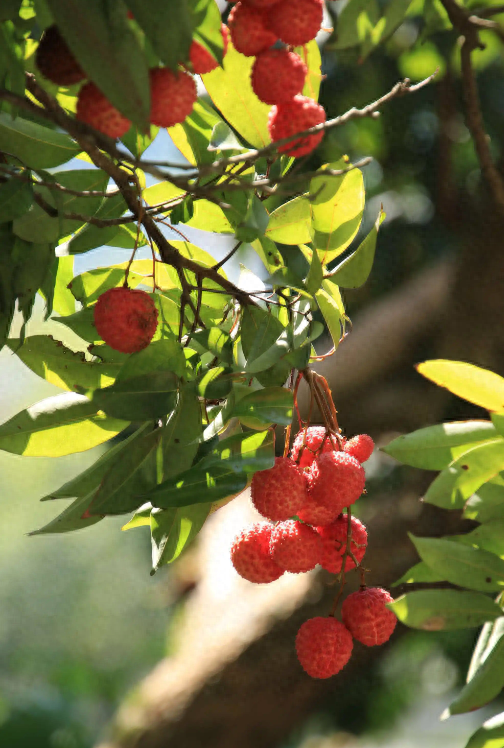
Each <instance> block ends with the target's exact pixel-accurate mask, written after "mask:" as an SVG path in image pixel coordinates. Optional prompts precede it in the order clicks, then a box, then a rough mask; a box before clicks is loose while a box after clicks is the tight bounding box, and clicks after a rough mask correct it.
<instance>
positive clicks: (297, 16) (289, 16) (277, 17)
mask: <svg viewBox="0 0 504 748" xmlns="http://www.w3.org/2000/svg"><path fill="white" fill-rule="evenodd" d="M323 15H324V0H282V2H281V3H278V4H276V5H274V6H273V8H272V9H271V11H270V13H269V15H268V22H269V27H270V29H271V30H272V31H273V32H274V33H275V34H276V35H277V36H278V37H279V39H281V40H282V41H283V42H285V44H291V45H292V46H293V47H298V46H300V45H302V44H307V43H308V42H309V41H311V40H312V39H314V38H315V37H316V36H317V34H318V32H319V31H320V27H321V25H322V18H323Z"/></svg>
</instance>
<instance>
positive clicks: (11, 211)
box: [0, 179, 33, 223]
mask: <svg viewBox="0 0 504 748" xmlns="http://www.w3.org/2000/svg"><path fill="white" fill-rule="evenodd" d="M32 203H33V188H32V186H31V184H27V183H26V182H19V181H17V180H16V179H9V180H8V181H7V182H5V184H0V223H6V222H7V221H13V220H14V219H15V218H19V217H20V216H22V215H23V213H26V212H27V211H28V210H29V209H30V207H31V205H32Z"/></svg>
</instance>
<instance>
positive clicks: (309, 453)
mask: <svg viewBox="0 0 504 748" xmlns="http://www.w3.org/2000/svg"><path fill="white" fill-rule="evenodd" d="M342 441H343V440H342ZM303 444H305V447H304V449H303V450H302V447H303ZM322 444H323V445H324V446H323V447H322V450H321V452H333V451H334V450H335V449H338V443H337V441H336V438H335V437H329V435H328V433H327V431H326V430H325V427H324V426H309V427H308V428H307V429H306V436H305V430H304V429H301V431H299V432H298V433H297V434H296V438H295V439H294V443H293V444H292V450H291V459H292V460H294V462H297V464H298V465H299V467H300V468H304V467H310V465H311V464H312V463H313V462H314V460H315V457H316V456H317V455H316V452H317V451H318V450H319V449H320V447H321V446H322ZM301 450H302V451H301ZM299 455H301V457H300V458H299V461H298V457H299Z"/></svg>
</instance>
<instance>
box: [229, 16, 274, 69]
mask: <svg viewBox="0 0 504 748" xmlns="http://www.w3.org/2000/svg"><path fill="white" fill-rule="evenodd" d="M228 26H229V31H230V33H231V40H232V42H233V44H234V47H235V49H236V50H237V51H238V52H241V53H242V55H246V56H247V57H253V56H254V55H257V54H259V52H262V51H263V49H266V48H267V47H271V46H272V45H273V44H274V43H275V42H276V40H277V37H276V35H275V34H274V33H273V32H272V31H270V30H269V28H268V16H267V13H266V12H265V11H264V10H261V9H260V8H254V7H252V6H251V5H245V4H244V3H236V5H235V7H234V8H233V10H232V11H231V13H230V14H229V18H228Z"/></svg>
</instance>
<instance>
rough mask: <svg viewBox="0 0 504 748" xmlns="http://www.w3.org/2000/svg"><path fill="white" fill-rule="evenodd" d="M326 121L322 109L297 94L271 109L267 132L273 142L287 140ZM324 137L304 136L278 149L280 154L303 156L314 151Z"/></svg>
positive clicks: (322, 135)
mask: <svg viewBox="0 0 504 748" xmlns="http://www.w3.org/2000/svg"><path fill="white" fill-rule="evenodd" d="M325 120H326V114H325V110H324V107H322V106H320V104H317V102H316V101H313V99H309V98H308V97H307V96H301V94H298V95H297V96H295V97H294V98H293V99H291V101H287V102H285V103H284V104H276V105H275V106H273V107H271V111H270V113H269V117H268V130H269V134H270V135H271V139H272V140H273V142H276V141H277V140H283V139H284V138H289V137H291V136H292V135H295V134H296V133H298V132H304V131H305V130H309V129H310V128H311V127H315V126H316V125H320V124H322V123H323V122H325ZM323 137H324V132H323V130H321V131H320V132H317V133H314V134H312V135H305V136H304V137H303V138H296V139H294V140H292V141H291V142H290V143H286V144H285V145H282V146H280V147H279V149H278V150H279V151H280V153H287V154H288V155H289V156H296V157H297V158H299V157H300V156H305V155H306V154H307V153H310V152H311V151H313V150H314V148H316V147H317V146H318V144H319V143H320V141H321V140H322V138H323Z"/></svg>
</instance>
